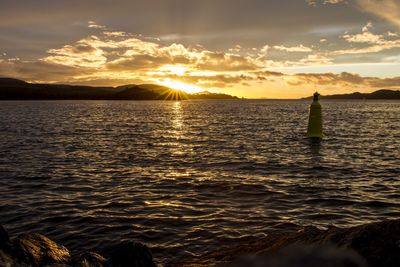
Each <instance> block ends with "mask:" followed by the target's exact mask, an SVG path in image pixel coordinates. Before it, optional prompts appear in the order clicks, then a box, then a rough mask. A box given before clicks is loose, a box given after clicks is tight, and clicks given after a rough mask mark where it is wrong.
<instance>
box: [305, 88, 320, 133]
mask: <svg viewBox="0 0 400 267" xmlns="http://www.w3.org/2000/svg"><path fill="white" fill-rule="evenodd" d="M319 96H320V94H319V93H318V92H316V93H315V94H314V100H313V102H312V104H311V105H310V117H309V119H308V129H307V137H309V138H317V139H322V137H323V136H324V135H323V133H322V107H321V104H320V103H319Z"/></svg>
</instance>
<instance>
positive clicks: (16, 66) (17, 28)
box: [0, 0, 400, 98]
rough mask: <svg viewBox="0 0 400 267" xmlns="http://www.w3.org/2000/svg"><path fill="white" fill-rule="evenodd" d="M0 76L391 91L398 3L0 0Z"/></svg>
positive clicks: (277, 92)
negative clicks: (387, 89) (386, 89)
mask: <svg viewBox="0 0 400 267" xmlns="http://www.w3.org/2000/svg"><path fill="white" fill-rule="evenodd" d="M0 76H2V77H13V78H19V79H24V80H26V81H29V82H46V83H66V84H80V85H83V84H85V85H95V86H118V85H124V84H148V83H154V84H161V85H166V86H169V87H172V88H176V89H181V90H185V91H187V92H199V91H202V90H207V91H211V92H221V93H227V94H231V95H236V96H239V97H246V98H298V97H304V96H309V95H311V94H312V93H313V92H314V91H319V92H320V93H322V94H325V95H327V94H337V93H351V92H356V91H358V92H372V91H375V90H378V89H383V88H389V89H390V88H400V1H399V0H113V1H110V0H96V1H89V0H86V1H85V0H79V1H77V0H57V1H55V0H35V1H31V0H0Z"/></svg>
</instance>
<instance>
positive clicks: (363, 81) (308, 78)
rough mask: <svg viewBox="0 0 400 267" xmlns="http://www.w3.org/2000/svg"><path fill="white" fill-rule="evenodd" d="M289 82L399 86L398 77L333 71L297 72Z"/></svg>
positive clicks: (382, 86)
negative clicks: (379, 76) (367, 75)
mask: <svg viewBox="0 0 400 267" xmlns="http://www.w3.org/2000/svg"><path fill="white" fill-rule="evenodd" d="M293 77H294V78H295V80H294V81H292V82H291V83H292V84H293V85H301V84H317V85H320V86H328V85H334V86H338V87H342V88H343V87H351V88H353V87H359V88H360V87H361V88H362V87H373V88H393V87H400V77H393V78H378V77H362V76H360V75H359V74H353V73H348V72H342V73H340V74H334V73H298V74H295V75H294V76H293Z"/></svg>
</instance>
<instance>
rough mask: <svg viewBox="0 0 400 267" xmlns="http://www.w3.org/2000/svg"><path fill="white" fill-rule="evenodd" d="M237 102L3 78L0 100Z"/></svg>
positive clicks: (158, 88)
mask: <svg viewBox="0 0 400 267" xmlns="http://www.w3.org/2000/svg"><path fill="white" fill-rule="evenodd" d="M186 99H237V97H235V96H231V95H227V94H217V93H209V92H204V93H200V94H189V93H186V92H183V91H180V90H176V89H172V88H169V87H166V86H162V85H157V84H141V85H136V84H128V85H121V86H117V87H107V86H103V87H101V86H98V87H96V86H87V85H67V84H45V83H28V82H25V81H23V80H20V79H14V78H8V77H0V100H186Z"/></svg>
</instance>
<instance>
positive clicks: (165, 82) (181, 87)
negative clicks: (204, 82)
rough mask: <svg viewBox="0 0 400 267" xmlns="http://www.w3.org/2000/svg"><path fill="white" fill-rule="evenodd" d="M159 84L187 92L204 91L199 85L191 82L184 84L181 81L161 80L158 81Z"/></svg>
mask: <svg viewBox="0 0 400 267" xmlns="http://www.w3.org/2000/svg"><path fill="white" fill-rule="evenodd" d="M158 83H159V84H160V85H164V86H167V87H170V88H172V89H176V90H181V91H184V92H186V93H189V94H195V93H199V92H202V91H204V89H202V88H201V87H199V86H196V85H193V84H186V83H183V82H178V81H173V80H163V81H159V82H158Z"/></svg>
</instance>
